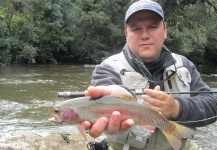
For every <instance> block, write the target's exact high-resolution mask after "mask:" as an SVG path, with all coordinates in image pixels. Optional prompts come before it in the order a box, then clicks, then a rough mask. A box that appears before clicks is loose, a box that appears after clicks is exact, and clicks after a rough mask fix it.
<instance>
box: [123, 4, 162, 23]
mask: <svg viewBox="0 0 217 150" xmlns="http://www.w3.org/2000/svg"><path fill="white" fill-rule="evenodd" d="M140 10H150V11H153V12H155V13H157V14H158V15H160V17H161V18H162V19H163V20H164V12H163V10H162V7H161V6H160V4H158V3H157V2H154V1H152V0H139V1H137V2H135V3H133V4H132V5H131V6H130V7H129V8H128V10H127V12H126V15H125V23H126V22H127V20H128V19H129V18H130V16H132V14H134V13H135V12H138V11H140Z"/></svg>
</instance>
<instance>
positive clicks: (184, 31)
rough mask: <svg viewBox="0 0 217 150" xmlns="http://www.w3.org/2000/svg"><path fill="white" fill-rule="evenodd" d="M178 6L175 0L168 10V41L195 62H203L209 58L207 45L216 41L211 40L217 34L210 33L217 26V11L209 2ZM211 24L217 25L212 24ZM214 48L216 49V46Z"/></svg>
mask: <svg viewBox="0 0 217 150" xmlns="http://www.w3.org/2000/svg"><path fill="white" fill-rule="evenodd" d="M178 6H179V4H178V3H176V2H175V1H173V2H172V3H170V5H169V8H167V11H166V23H167V26H168V31H169V34H168V38H167V41H166V43H167V45H169V47H170V49H171V50H172V51H174V52H177V53H181V54H183V55H186V56H187V57H189V59H191V60H192V61H194V62H195V63H200V64H203V63H205V59H206V58H207V57H206V56H207V54H206V53H207V52H206V49H207V47H210V45H215V44H214V41H213V40H212V41H210V40H211V39H213V38H214V39H215V38H216V37H217V34H215V35H214V34H210V33H209V32H210V30H213V29H214V28H216V25H215V24H216V23H214V22H215V21H214V20H216V19H217V18H216V15H215V11H214V9H213V8H211V7H212V6H210V5H208V4H207V3H197V4H195V5H183V7H178ZM174 7H175V8H176V9H175V11H173V12H172V11H171V10H170V9H174ZM168 9H169V10H168ZM211 24H214V26H215V27H212V26H210V25H211ZM216 29H217V28H216ZM211 32H212V31H211ZM209 41H210V42H211V43H212V44H211V43H210V42H209ZM212 50H214V51H216V48H213V49H212ZM190 56H191V57H190Z"/></svg>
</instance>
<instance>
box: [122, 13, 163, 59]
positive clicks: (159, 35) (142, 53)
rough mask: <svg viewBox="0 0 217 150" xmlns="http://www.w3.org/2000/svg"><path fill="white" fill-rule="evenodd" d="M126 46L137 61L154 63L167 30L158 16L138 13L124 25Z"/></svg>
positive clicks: (158, 55)
mask: <svg viewBox="0 0 217 150" xmlns="http://www.w3.org/2000/svg"><path fill="white" fill-rule="evenodd" d="M125 32H126V40H127V44H128V46H129V48H130V50H131V52H132V53H133V55H134V56H136V57H137V58H138V59H140V60H142V61H144V62H155V61H157V60H158V58H159V57H160V53H161V49H162V46H163V43H164V40H165V38H166V35H167V28H166V26H165V25H164V23H163V20H162V19H161V18H160V16H159V15H157V14H156V13H154V12H152V11H139V12H136V13H135V14H133V15H132V16H131V17H130V18H129V19H128V21H127V23H126V28H125Z"/></svg>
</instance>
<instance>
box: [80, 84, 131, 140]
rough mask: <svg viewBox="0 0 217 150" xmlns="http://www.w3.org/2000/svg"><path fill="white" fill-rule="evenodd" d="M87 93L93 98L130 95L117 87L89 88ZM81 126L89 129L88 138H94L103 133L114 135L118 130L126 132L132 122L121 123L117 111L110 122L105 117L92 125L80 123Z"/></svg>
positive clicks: (85, 122)
mask: <svg viewBox="0 0 217 150" xmlns="http://www.w3.org/2000/svg"><path fill="white" fill-rule="evenodd" d="M87 92H88V94H89V95H90V96H91V97H93V98H99V97H102V96H106V95H116V94H128V95H131V94H130V93H129V92H128V91H127V90H126V89H124V88H122V87H120V86H118V85H110V86H97V87H89V88H88V89H87ZM82 125H83V126H84V127H85V128H86V129H89V134H90V136H92V137H94V138H96V137H98V136H100V135H101V134H102V133H103V132H104V131H105V132H106V133H107V134H114V133H116V132H118V131H120V130H127V129H129V128H130V127H132V126H133V125H134V121H133V120H131V119H127V120H125V121H121V114H120V113H119V112H118V111H114V112H113V113H112V115H111V119H110V120H108V119H107V118H105V117H101V118H99V119H98V120H97V121H96V122H95V123H94V124H91V123H90V122H88V121H84V122H82Z"/></svg>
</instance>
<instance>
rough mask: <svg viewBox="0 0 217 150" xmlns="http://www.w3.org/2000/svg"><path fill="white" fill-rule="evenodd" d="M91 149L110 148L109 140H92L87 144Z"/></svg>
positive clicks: (103, 149) (102, 149)
mask: <svg viewBox="0 0 217 150" xmlns="http://www.w3.org/2000/svg"><path fill="white" fill-rule="evenodd" d="M87 148H88V149H89V150H108V142H107V140H106V139H104V140H102V141H101V142H95V141H90V142H89V143H88V144H87Z"/></svg>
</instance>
